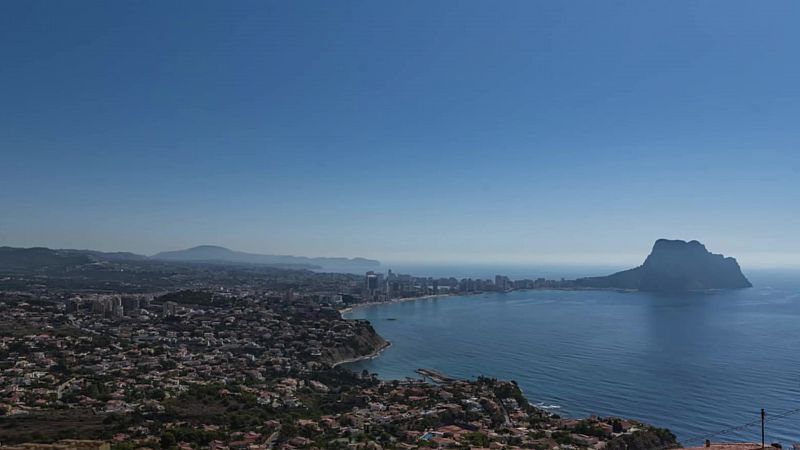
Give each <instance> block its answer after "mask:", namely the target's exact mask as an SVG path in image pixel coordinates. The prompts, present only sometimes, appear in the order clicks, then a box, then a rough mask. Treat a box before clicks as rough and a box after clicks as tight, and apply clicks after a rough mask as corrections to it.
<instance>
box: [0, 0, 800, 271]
mask: <svg viewBox="0 0 800 450" xmlns="http://www.w3.org/2000/svg"><path fill="white" fill-rule="evenodd" d="M798 24H800V2H797V1H769V2H760V1H734V0H724V1H722V0H721V1H700V2H698V1H672V0H670V1H667V0H664V1H659V2H654V1H642V0H635V1H608V2H598V1H569V2H563V1H551V2H545V1H527V0H526V1H519V2H514V1H503V2H488V1H442V2H438V1H430V0H424V1H405V0H404V1H396V2H382V1H363V2H362V1H345V2H338V1H336V2H333V1H328V0H325V1H320V2H307V1H284V2H265V1H253V2H248V1H236V2H227V1H225V2H223V1H219V2H213V3H212V2H202V1H162V0H159V1H135V2H133V1H131V2H121V1H117V2H107V1H98V2H92V1H78V2H68V1H43V2H39V1H31V0H23V1H3V2H1V3H0V155H1V156H2V158H0V211H2V213H1V214H0V244H4V245H12V246H34V245H43V246H50V247H60V248H93V249H99V250H127V251H135V252H139V253H146V254H150V253H155V252H157V251H161V250H173V249H179V248H184V247H188V246H193V245H198V244H218V245H224V246H227V247H230V248H234V249H237V250H244V251H253V252H263V253H281V254H297V255H309V256H328V255H330V256H334V255H335V256H365V257H374V258H378V259H381V260H383V261H418V262H435V261H458V262H465V263H466V262H471V263H485V262H504V263H512V262H575V263H610V264H618V263H621V262H625V263H627V262H638V261H641V260H642V258H643V257H644V255H645V254H646V253H647V252H648V251H649V249H650V247H651V245H652V242H653V241H654V240H655V239H656V238H659V237H669V238H683V239H698V240H701V241H702V242H704V243H706V244H707V246H708V247H709V249H711V250H712V251H716V252H722V253H726V254H730V255H733V256H737V257H738V259H739V260H740V262H742V263H743V264H750V265H766V266H770V265H787V264H791V265H800V26H799V25H798Z"/></svg>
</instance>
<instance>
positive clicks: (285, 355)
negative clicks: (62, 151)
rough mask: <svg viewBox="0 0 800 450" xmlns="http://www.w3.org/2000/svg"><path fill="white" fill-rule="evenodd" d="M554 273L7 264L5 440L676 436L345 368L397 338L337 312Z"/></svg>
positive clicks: (490, 440)
mask: <svg viewBox="0 0 800 450" xmlns="http://www.w3.org/2000/svg"><path fill="white" fill-rule="evenodd" d="M121 269H123V270H121ZM124 269H127V271H126V270H124ZM170 283H172V288H169V287H168V285H169V284H170ZM537 283H538V284H537ZM545 283H547V282H546V281H544V280H543V281H531V282H527V281H525V282H512V281H510V280H509V279H508V278H507V277H502V276H498V277H497V278H496V279H495V280H494V281H492V280H455V279H453V278H447V279H430V278H419V277H412V276H408V275H396V274H393V273H392V272H389V274H388V275H387V276H385V277H383V276H382V275H380V274H376V273H374V272H371V273H367V274H366V275H365V276H357V275H348V274H328V273H315V272H311V271H292V270H276V269H271V268H270V269H257V268H242V269H240V268H231V267H213V266H207V265H197V266H193V265H180V266H168V265H159V266H158V267H145V266H142V265H138V266H136V267H131V266H129V263H104V264H100V265H99V266H95V267H82V266H79V267H72V268H71V269H70V270H68V271H63V270H54V271H52V272H51V273H50V274H49V275H43V274H42V271H36V272H25V271H15V272H13V273H5V274H4V275H3V278H2V280H0V286H2V287H3V291H2V292H1V293H0V330H2V331H0V446H2V447H0V448H2V449H3V450H8V449H26V450H34V449H36V448H42V449H45V448H52V449H65V450H69V449H72V448H76V449H77V448H78V446H79V445H83V446H84V448H85V447H86V446H87V445H89V446H91V445H95V446H96V448H98V449H103V448H105V447H103V446H104V445H110V448H112V449H126V450H127V449H136V448H148V449H174V448H178V449H190V448H204V449H205V448H208V449H215V450H223V449H249V450H259V449H286V450H289V449H305V448H309V449H310V448H342V449H344V448H348V449H362V448H363V449H379V448H386V449H389V448H403V449H412V448H429V447H438V448H495V449H500V448H509V449H515V448H537V449H552V448H563V449H578V448H591V449H598V450H599V449H602V448H607V449H611V450H616V449H620V450H622V449H630V450H644V449H646V448H652V447H663V446H666V447H671V446H676V445H677V444H676V442H675V437H674V436H673V435H672V434H671V433H669V432H668V431H666V430H661V429H657V428H653V427H650V426H648V425H645V424H642V423H638V422H636V421H632V420H626V419H623V418H599V417H590V418H585V419H572V418H561V417H559V416H557V415H554V414H551V413H549V412H547V411H545V410H542V409H539V408H537V407H535V406H532V405H531V403H529V401H528V400H527V399H526V398H525V397H524V395H523V394H522V392H521V391H520V389H519V388H518V386H517V385H516V384H515V383H513V382H511V381H500V380H495V379H492V378H485V377H481V378H479V379H476V380H459V379H452V378H449V377H444V378H442V379H438V380H437V379H432V378H430V377H426V379H423V378H422V377H421V378H420V379H405V380H382V379H380V378H379V374H373V373H365V372H358V373H355V372H352V371H350V370H348V369H347V367H346V364H345V363H346V362H349V361H354V360H357V359H359V358H364V357H371V356H374V355H376V354H378V353H379V352H380V351H381V350H382V349H384V348H386V347H387V346H388V345H390V344H389V343H388V342H386V341H385V340H384V339H383V338H382V337H381V336H379V335H378V334H377V333H376V332H375V330H374V329H373V328H372V326H371V325H370V324H369V323H368V322H366V321H360V320H345V319H343V318H342V315H341V312H340V311H341V310H342V309H344V308H347V307H352V306H357V305H358V304H361V303H367V302H375V301H391V300H394V299H402V298H409V297H411V298H413V297H421V296H426V295H437V294H439V295H442V294H446V293H466V292H479V291H507V290H510V289H516V288H524V287H537V286H543V285H544V284H545ZM92 443H94V444H92ZM37 445H39V446H41V445H52V446H53V447H46V446H45V447H37ZM666 447H665V448H666Z"/></svg>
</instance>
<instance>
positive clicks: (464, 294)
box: [339, 287, 641, 320]
mask: <svg viewBox="0 0 800 450" xmlns="http://www.w3.org/2000/svg"><path fill="white" fill-rule="evenodd" d="M528 291H570V292H574V291H609V292H619V293H620V294H631V293H636V292H641V291H639V290H638V289H621V288H589V287H564V288H557V287H547V288H528V289H514V290H511V291H505V292H498V291H480V292H461V293H447V294H430V295H422V296H420V297H404V298H396V299H393V300H389V301H386V302H366V303H355V304H353V305H350V306H348V307H346V308H342V309H340V310H339V314H340V315H342V318H343V319H344V314H346V313H349V312H351V311H354V310H356V309H359V308H366V307H370V306H380V305H393V304H397V303H405V302H413V301H417V300H428V299H432V298H445V297H471V296H473V295H485V294H510V293H514V292H528ZM345 320H349V319H345Z"/></svg>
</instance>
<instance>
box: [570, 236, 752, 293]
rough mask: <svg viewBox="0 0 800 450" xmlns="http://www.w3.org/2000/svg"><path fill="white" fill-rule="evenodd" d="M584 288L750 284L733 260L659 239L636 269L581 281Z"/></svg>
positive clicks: (733, 286) (735, 286) (677, 289)
mask: <svg viewBox="0 0 800 450" xmlns="http://www.w3.org/2000/svg"><path fill="white" fill-rule="evenodd" d="M576 282H577V283H578V284H579V285H580V286H582V287H587V288H613V289H638V290H641V291H650V292H681V291H701V290H710V289H740V288H748V287H752V286H753V285H752V284H750V281H748V280H747V278H746V277H745V276H744V275H743V274H742V270H741V269H740V268H739V263H737V262H736V259H735V258H731V257H725V256H723V255H718V254H714V253H711V252H709V251H708V250H707V249H706V247H705V246H704V245H703V244H701V243H700V242H698V241H689V242H686V241H681V240H669V239H659V240H657V241H656V243H655V245H653V251H652V252H650V255H649V256H648V257H647V259H645V261H644V264H642V265H641V266H639V267H636V268H633V269H629V270H625V271H622V272H617V273H615V274H612V275H608V276H605V277H593V278H582V279H580V280H576Z"/></svg>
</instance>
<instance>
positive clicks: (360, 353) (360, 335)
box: [322, 320, 389, 365]
mask: <svg viewBox="0 0 800 450" xmlns="http://www.w3.org/2000/svg"><path fill="white" fill-rule="evenodd" d="M355 322H356V329H355V331H354V333H353V335H352V336H349V337H348V338H347V339H346V340H344V341H343V342H342V343H340V344H339V345H336V346H332V347H328V348H325V349H323V352H322V359H323V361H325V362H327V363H329V364H331V365H337V364H342V363H346V362H352V361H358V360H360V359H365V358H371V357H374V356H377V355H378V353H380V352H381V350H383V349H385V348H386V347H388V346H389V342H387V341H386V340H385V339H384V338H383V337H381V335H379V334H378V333H377V332H376V331H375V329H374V328H372V325H371V324H370V323H369V322H368V321H366V320H356V321H355Z"/></svg>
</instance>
